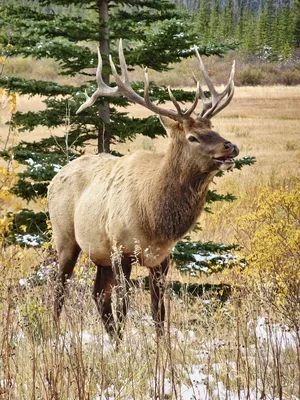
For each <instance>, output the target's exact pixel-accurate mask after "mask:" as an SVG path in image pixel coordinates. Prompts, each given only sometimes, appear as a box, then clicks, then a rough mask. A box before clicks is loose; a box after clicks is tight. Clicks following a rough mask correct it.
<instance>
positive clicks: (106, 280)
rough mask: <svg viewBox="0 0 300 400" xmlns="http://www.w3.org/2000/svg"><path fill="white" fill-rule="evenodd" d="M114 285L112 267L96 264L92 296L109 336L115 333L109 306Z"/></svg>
mask: <svg viewBox="0 0 300 400" xmlns="http://www.w3.org/2000/svg"><path fill="white" fill-rule="evenodd" d="M114 286H115V278H114V276H113V271H112V268H111V267H102V266H101V265H98V266H97V273H96V279H95V283H94V290H93V297H94V300H95V302H96V305H97V308H98V311H99V314H100V316H101V318H102V321H103V323H104V327H105V329H106V331H107V333H108V334H109V335H110V336H114V334H115V323H114V318H113V313H112V306H111V294H112V288H113V287H114Z"/></svg>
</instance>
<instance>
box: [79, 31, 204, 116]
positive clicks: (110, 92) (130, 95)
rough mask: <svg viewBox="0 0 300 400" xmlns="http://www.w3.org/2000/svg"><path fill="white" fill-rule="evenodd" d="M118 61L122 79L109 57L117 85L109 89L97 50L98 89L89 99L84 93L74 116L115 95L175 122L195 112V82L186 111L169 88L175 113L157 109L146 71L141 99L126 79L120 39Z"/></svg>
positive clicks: (146, 70) (196, 101) (197, 98)
mask: <svg viewBox="0 0 300 400" xmlns="http://www.w3.org/2000/svg"><path fill="white" fill-rule="evenodd" d="M119 60H120V67H121V72H122V77H120V76H119V75H118V73H117V69H116V67H115V64H114V62H113V60H112V57H111V56H109V62H110V66H111V70H112V74H113V76H114V78H115V82H116V84H117V86H116V87H110V86H108V85H106V84H105V83H104V81H103V79H102V76H101V75H102V57H101V53H100V50H99V48H98V67H97V72H96V78H97V83H98V88H97V90H96V91H95V92H94V93H93V95H92V96H91V97H89V96H88V95H87V92H85V96H86V101H85V103H84V104H82V105H81V106H80V108H79V109H78V110H77V112H76V114H78V113H80V112H81V111H82V110H84V109H85V108H87V107H89V106H91V105H93V104H94V103H95V101H96V100H97V98H98V97H99V96H117V95H123V96H125V97H127V99H129V100H132V101H134V102H135V103H137V104H140V105H142V106H144V107H146V108H148V109H149V110H151V111H153V112H154V113H156V114H158V115H164V116H167V117H170V118H172V119H175V120H177V121H183V120H184V119H188V118H189V117H190V115H191V114H192V112H193V111H194V110H195V108H196V107H197V104H198V100H199V96H200V84H199V82H197V90H196V95H195V99H194V101H193V104H192V105H191V107H190V108H189V109H188V110H187V111H182V110H181V108H180V106H179V104H178V102H177V101H176V99H175V97H174V95H173V93H172V91H171V89H170V87H168V92H169V96H170V99H171V100H172V102H173V104H174V106H175V108H176V110H177V111H174V110H167V109H165V108H161V107H158V106H157V105H155V104H154V103H152V102H151V100H150V95H149V78H148V69H147V68H145V69H144V78H145V84H144V97H141V96H140V95H139V94H137V93H136V92H135V91H134V90H133V89H132V87H131V84H130V81H129V77H128V72H127V65H126V61H125V57H124V52H123V46H122V40H121V39H120V42H119Z"/></svg>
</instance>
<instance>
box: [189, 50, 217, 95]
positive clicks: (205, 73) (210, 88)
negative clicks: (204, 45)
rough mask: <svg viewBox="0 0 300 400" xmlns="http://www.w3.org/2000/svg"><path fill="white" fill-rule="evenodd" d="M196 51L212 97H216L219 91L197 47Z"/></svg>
mask: <svg viewBox="0 0 300 400" xmlns="http://www.w3.org/2000/svg"><path fill="white" fill-rule="evenodd" d="M195 52H196V56H197V58H198V61H199V66H200V70H201V72H202V75H203V78H204V80H205V82H206V84H207V87H208V89H209V91H210V93H211V95H212V97H214V96H215V97H216V96H217V95H218V93H217V91H216V89H215V87H214V85H213V83H212V81H211V79H210V77H209V76H208V73H207V71H206V69H205V66H204V64H203V61H202V58H201V57H200V54H199V52H198V49H197V47H195Z"/></svg>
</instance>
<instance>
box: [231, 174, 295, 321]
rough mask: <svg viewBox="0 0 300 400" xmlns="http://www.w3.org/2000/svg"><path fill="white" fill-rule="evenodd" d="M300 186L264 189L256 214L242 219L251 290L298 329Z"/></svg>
mask: <svg viewBox="0 0 300 400" xmlns="http://www.w3.org/2000/svg"><path fill="white" fill-rule="evenodd" d="M299 189H300V183H299V181H296V185H294V186H293V187H292V188H290V187H288V186H286V187H283V188H281V189H278V190H275V191H273V192H272V191H271V190H270V189H267V190H263V191H262V193H261V194H260V196H259V199H258V205H257V209H256V211H255V212H253V213H251V214H248V215H246V216H244V217H241V218H240V219H239V233H240V236H241V237H243V238H244V239H243V241H244V244H245V247H247V249H248V256H247V258H246V260H247V264H248V267H247V268H246V269H245V277H246V281H247V284H248V285H249V288H250V289H251V291H253V292H255V293H257V294H258V296H259V297H260V298H262V299H264V300H265V301H267V302H268V303H270V304H271V305H272V306H273V307H274V309H276V310H277V311H280V313H281V314H282V315H283V316H284V317H285V318H286V319H287V320H288V321H289V323H290V324H291V326H292V327H293V328H295V329H298V328H297V327H299V324H300V309H299V303H300V269H299V259H300V250H299V243H300V229H299V215H300V191H299Z"/></svg>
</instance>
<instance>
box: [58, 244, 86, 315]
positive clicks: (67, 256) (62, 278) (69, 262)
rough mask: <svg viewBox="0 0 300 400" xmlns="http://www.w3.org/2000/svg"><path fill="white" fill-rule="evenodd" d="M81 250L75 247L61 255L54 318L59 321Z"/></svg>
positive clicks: (62, 252)
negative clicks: (67, 285) (68, 281)
mask: <svg viewBox="0 0 300 400" xmlns="http://www.w3.org/2000/svg"><path fill="white" fill-rule="evenodd" d="M79 252H80V248H79V247H78V246H76V247H74V249H73V250H72V251H70V250H68V251H66V250H63V251H61V252H60V253H59V256H58V258H59V270H60V271H59V274H58V276H57V282H56V286H55V294H54V318H55V320H56V321H58V319H59V317H60V314H61V311H62V307H63V304H64V299H65V289H66V282H67V280H68V279H70V278H71V276H72V273H73V270H74V267H75V264H76V261H77V258H78V255H79Z"/></svg>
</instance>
